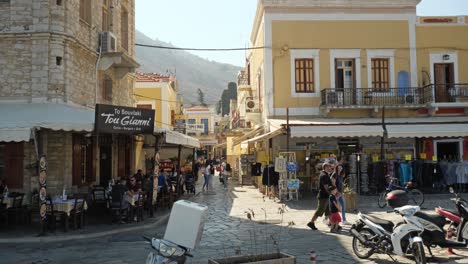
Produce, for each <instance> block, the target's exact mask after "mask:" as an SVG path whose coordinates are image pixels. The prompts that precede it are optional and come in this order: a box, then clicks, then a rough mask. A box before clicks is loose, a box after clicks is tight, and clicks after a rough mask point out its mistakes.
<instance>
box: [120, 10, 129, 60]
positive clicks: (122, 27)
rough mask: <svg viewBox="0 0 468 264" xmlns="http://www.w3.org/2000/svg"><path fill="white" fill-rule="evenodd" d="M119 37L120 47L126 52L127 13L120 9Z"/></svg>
mask: <svg viewBox="0 0 468 264" xmlns="http://www.w3.org/2000/svg"><path fill="white" fill-rule="evenodd" d="M120 35H121V36H120V37H121V46H122V48H123V49H125V50H127V51H128V12H127V10H125V9H122V13H121V18H120Z"/></svg>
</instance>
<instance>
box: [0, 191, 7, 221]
mask: <svg viewBox="0 0 468 264" xmlns="http://www.w3.org/2000/svg"><path fill="white" fill-rule="evenodd" d="M1 221H4V223H5V224H7V223H8V213H7V209H6V204H4V203H3V195H2V196H0V223H1Z"/></svg>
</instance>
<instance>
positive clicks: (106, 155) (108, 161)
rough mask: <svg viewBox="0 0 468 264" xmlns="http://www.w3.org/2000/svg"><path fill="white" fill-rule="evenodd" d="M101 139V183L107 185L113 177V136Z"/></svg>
mask: <svg viewBox="0 0 468 264" xmlns="http://www.w3.org/2000/svg"><path fill="white" fill-rule="evenodd" d="M99 141H100V142H99V143H100V148H99V179H100V180H99V183H100V185H101V186H107V185H108V184H109V181H110V180H111V179H112V138H111V137H110V136H108V137H101V138H100V139H99Z"/></svg>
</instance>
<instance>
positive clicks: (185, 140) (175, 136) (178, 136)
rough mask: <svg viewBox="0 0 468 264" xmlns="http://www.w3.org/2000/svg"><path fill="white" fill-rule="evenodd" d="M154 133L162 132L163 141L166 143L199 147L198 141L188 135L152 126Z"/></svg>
mask: <svg viewBox="0 0 468 264" xmlns="http://www.w3.org/2000/svg"><path fill="white" fill-rule="evenodd" d="M154 133H163V134H164V136H165V141H166V143H168V144H174V145H182V146H184V147H188V148H200V141H199V140H198V139H196V138H194V137H190V136H187V135H184V134H182V133H179V132H177V131H173V130H170V129H167V128H157V127H155V128H154Z"/></svg>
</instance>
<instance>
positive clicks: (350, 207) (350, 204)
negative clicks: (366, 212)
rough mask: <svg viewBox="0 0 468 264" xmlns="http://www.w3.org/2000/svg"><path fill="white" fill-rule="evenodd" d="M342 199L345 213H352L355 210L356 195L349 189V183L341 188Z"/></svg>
mask: <svg viewBox="0 0 468 264" xmlns="http://www.w3.org/2000/svg"><path fill="white" fill-rule="evenodd" d="M343 197H344V199H345V204H346V211H347V212H354V211H356V210H357V194H356V192H355V191H354V190H353V189H351V187H350V186H349V183H346V182H345V184H344V187H343Z"/></svg>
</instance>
